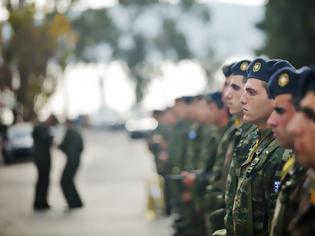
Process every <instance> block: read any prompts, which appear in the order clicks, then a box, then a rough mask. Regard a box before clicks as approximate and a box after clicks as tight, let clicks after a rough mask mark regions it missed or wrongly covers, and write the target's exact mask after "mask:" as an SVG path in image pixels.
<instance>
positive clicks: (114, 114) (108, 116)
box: [89, 107, 125, 130]
mask: <svg viewBox="0 0 315 236" xmlns="http://www.w3.org/2000/svg"><path fill="white" fill-rule="evenodd" d="M89 125H90V126H91V128H95V129H107V130H120V129H123V128H124V125H125V119H124V117H123V116H122V114H120V113H119V112H118V111H116V110H114V109H112V108H109V107H102V108H101V109H99V110H98V111H97V112H96V113H95V114H92V115H90V117H89Z"/></svg>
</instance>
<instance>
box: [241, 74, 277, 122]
mask: <svg viewBox="0 0 315 236" xmlns="http://www.w3.org/2000/svg"><path fill="white" fill-rule="evenodd" d="M241 104H242V110H243V114H244V116H243V120H244V122H250V123H253V124H255V125H257V126H258V127H263V126H265V125H266V122H267V119H268V117H269V116H270V114H271V112H272V109H273V106H272V100H271V99H269V98H268V95H267V91H266V89H265V87H264V86H263V82H262V81H260V80H258V79H249V80H247V82H246V84H245V89H244V92H243V94H242V96H241Z"/></svg>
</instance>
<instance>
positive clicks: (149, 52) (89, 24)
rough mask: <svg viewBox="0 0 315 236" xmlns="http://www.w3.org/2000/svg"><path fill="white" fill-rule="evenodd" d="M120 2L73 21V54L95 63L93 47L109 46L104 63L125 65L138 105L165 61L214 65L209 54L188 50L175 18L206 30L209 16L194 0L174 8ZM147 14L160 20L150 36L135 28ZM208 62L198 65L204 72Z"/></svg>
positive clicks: (148, 0) (157, 1) (151, 0)
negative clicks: (196, 23)
mask: <svg viewBox="0 0 315 236" xmlns="http://www.w3.org/2000/svg"><path fill="white" fill-rule="evenodd" d="M118 3H119V4H118V5H116V6H114V7H113V8H111V9H100V10H87V11H85V12H83V13H82V14H81V15H80V16H79V17H78V18H75V19H74V20H73V25H74V29H75V30H76V32H77V34H78V38H79V42H78V46H77V48H76V55H77V58H78V59H79V60H80V59H83V60H86V61H95V60H99V58H98V57H97V55H99V54H98V53H95V51H94V53H91V52H93V48H94V49H95V48H96V49H99V48H98V46H99V45H103V46H106V47H107V48H110V53H109V54H110V55H109V57H108V59H109V60H115V59H117V60H121V61H123V62H124V63H125V67H124V68H125V69H126V72H127V74H128V75H129V77H130V78H132V79H133V80H134V81H135V82H136V87H135V93H136V102H137V103H139V102H141V100H142V99H143V96H144V94H145V91H146V88H147V85H148V84H149V83H150V81H151V80H152V78H154V77H155V76H156V75H157V74H159V73H161V70H160V69H159V67H160V66H161V65H162V63H163V62H164V61H165V60H170V61H173V62H178V61H181V60H184V59H192V58H194V59H197V61H199V62H201V61H203V62H205V61H207V63H208V64H211V63H212V60H211V59H212V58H209V55H210V56H213V54H207V55H203V56H200V55H197V54H196V53H195V52H194V50H192V49H191V48H190V45H189V43H188V37H187V32H184V31H183V27H182V28H181V27H180V19H179V18H180V17H183V16H189V17H191V18H194V19H197V20H199V21H200V22H202V23H204V26H205V27H207V24H208V23H209V21H210V14H209V9H208V8H207V7H205V6H204V5H202V4H199V3H196V2H195V1H194V0H182V1H180V2H179V3H178V4H170V3H167V2H166V1H161V0H119V1H118ZM151 14H152V15H155V16H157V17H158V20H160V25H161V27H160V30H159V32H157V33H153V35H148V34H147V32H146V29H144V30H143V28H142V30H141V29H140V30H139V28H138V27H137V26H139V25H141V24H143V22H144V21H145V19H144V17H146V16H148V15H151ZM120 18H122V19H120ZM152 18H154V16H152ZM142 27H143V25H142ZM140 28H141V26H140ZM188 33H190V32H188ZM207 46H208V48H206V50H205V51H210V44H209V45H207ZM207 57H208V58H207ZM206 58H207V60H206ZM207 63H200V65H201V66H202V67H203V68H204V69H205V71H207V70H208V71H209V69H207V68H209V65H206V64H207Z"/></svg>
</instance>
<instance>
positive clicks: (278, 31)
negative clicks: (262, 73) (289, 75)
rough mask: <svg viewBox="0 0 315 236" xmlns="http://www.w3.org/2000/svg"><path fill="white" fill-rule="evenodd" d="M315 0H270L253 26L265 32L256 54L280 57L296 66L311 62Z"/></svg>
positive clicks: (314, 59)
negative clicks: (260, 18) (261, 19)
mask: <svg viewBox="0 0 315 236" xmlns="http://www.w3.org/2000/svg"><path fill="white" fill-rule="evenodd" d="M314 13H315V1H313V0H301V1H285V0H272V1H268V3H267V4H266V13H265V19H264V20H263V21H262V22H260V23H258V24H257V27H258V28H259V29H261V30H263V31H264V32H265V33H266V42H265V46H264V47H263V48H262V49H260V50H257V54H258V55H261V54H266V55H268V56H269V57H271V58H283V59H286V60H289V61H290V62H292V63H293V64H294V65H295V66H297V67H300V66H303V65H308V64H315V54H314V53H313V52H314V51H315V14H314Z"/></svg>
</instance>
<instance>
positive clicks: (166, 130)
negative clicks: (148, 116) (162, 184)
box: [147, 123, 173, 175]
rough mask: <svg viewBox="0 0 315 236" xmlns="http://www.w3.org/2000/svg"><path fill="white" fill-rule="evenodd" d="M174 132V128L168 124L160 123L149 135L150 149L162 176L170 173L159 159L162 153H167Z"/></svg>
mask: <svg viewBox="0 0 315 236" xmlns="http://www.w3.org/2000/svg"><path fill="white" fill-rule="evenodd" d="M172 132H173V127H172V126H170V125H167V124H163V123H159V124H158V126H157V128H156V129H155V130H153V131H152V133H151V134H150V135H149V137H148V139H147V141H148V147H149V150H150V151H151V152H152V154H153V156H154V161H155V164H156V168H157V172H158V174H160V175H164V174H165V173H167V172H168V170H167V165H166V163H164V162H161V161H160V160H159V159H158V156H159V154H160V153H161V152H162V151H166V147H167V143H168V141H169V138H170V136H171V134H172Z"/></svg>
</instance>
